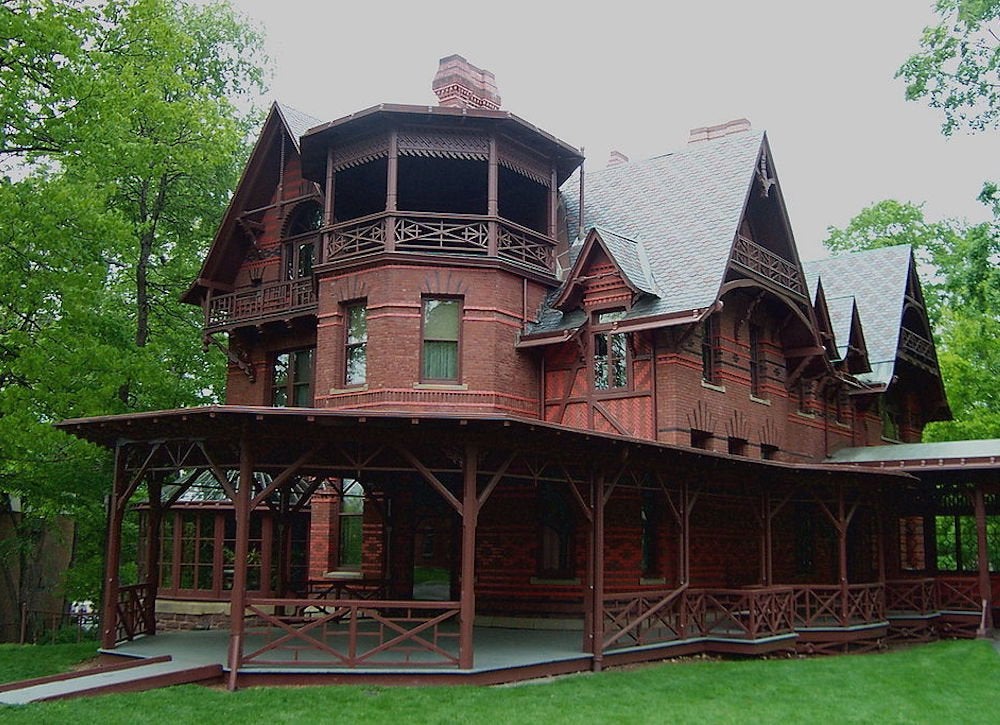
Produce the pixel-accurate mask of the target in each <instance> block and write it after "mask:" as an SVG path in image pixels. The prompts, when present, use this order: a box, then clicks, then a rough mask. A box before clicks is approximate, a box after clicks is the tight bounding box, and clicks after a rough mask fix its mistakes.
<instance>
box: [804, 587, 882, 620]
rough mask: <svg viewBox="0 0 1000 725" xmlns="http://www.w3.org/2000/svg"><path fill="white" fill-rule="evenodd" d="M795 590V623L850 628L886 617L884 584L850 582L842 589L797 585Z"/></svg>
mask: <svg viewBox="0 0 1000 725" xmlns="http://www.w3.org/2000/svg"><path fill="white" fill-rule="evenodd" d="M794 591H795V626H796V627H797V628H798V627H805V628H810V627H849V626H855V625H859V624H874V623H876V622H882V621H884V620H885V587H883V585H881V584H878V583H874V584H851V585H849V586H848V587H847V591H846V594H847V596H846V599H845V598H844V590H843V589H842V588H841V587H840V585H838V584H807V585H797V586H795V587H794Z"/></svg>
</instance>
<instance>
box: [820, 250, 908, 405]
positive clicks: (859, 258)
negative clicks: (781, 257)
mask: <svg viewBox="0 0 1000 725" xmlns="http://www.w3.org/2000/svg"><path fill="white" fill-rule="evenodd" d="M912 263H913V253H912V250H911V249H910V246H909V245H907V244H903V245H899V246H895V247H882V248H880V249H870V250H866V251H862V252H851V253H848V254H840V255H837V256H835V257H829V258H827V259H822V260H817V261H812V262H805V263H804V264H803V267H804V269H805V274H806V284H808V285H809V290H810V293H811V294H813V295H815V290H816V286H817V283H818V281H819V279H820V278H822V280H823V289H824V291H825V292H826V298H827V304H828V305H830V307H831V310H830V316H831V318H832V317H833V314H834V313H833V309H832V307H833V305H831V304H830V303H831V302H832V301H833V300H837V299H840V298H851V297H853V299H854V303H855V304H856V305H857V308H858V314H859V315H860V317H861V322H862V324H863V325H864V328H865V342H866V346H867V348H868V360H869V363H870V364H871V368H872V370H871V372H870V373H862V374H859V375H858V378H859V379H860V380H863V381H864V382H867V383H873V384H881V385H888V384H889V383H890V381H891V380H892V376H893V375H894V373H895V366H896V351H897V349H898V347H899V331H900V328H901V327H902V324H903V306H904V303H905V297H906V284H907V281H908V279H909V275H910V269H911V264H912ZM844 304H846V303H844ZM845 317H846V318H847V319H846V324H847V325H848V327H846V328H840V327H838V323H837V322H834V327H835V336H836V338H837V347H838V348H840V347H841V345H846V344H847V342H848V340H849V339H850V327H849V325H850V318H849V317H847V316H846V315H845ZM842 321H843V318H842ZM840 329H844V333H843V337H842V336H841V333H840Z"/></svg>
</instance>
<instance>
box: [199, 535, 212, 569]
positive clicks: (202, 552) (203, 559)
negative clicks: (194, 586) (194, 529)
mask: <svg viewBox="0 0 1000 725" xmlns="http://www.w3.org/2000/svg"><path fill="white" fill-rule="evenodd" d="M214 557H215V541H214V540H213V539H202V540H201V542H200V543H199V544H198V561H199V563H201V564H211V563H212V559H213V558H214Z"/></svg>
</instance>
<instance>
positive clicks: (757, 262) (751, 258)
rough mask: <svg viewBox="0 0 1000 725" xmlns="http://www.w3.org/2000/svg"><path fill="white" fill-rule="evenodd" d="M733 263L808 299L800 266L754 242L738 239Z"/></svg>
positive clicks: (740, 237)
mask: <svg viewBox="0 0 1000 725" xmlns="http://www.w3.org/2000/svg"><path fill="white" fill-rule="evenodd" d="M732 261H733V262H735V263H736V264H739V265H740V266H741V267H744V268H746V269H748V270H750V271H751V272H754V273H756V274H759V275H760V276H761V277H763V278H764V279H768V280H771V281H772V282H774V283H775V284H777V285H779V286H781V287H784V288H785V289H787V290H789V291H790V292H794V293H795V294H797V295H800V296H802V297H808V296H809V295H808V292H807V291H806V285H805V282H804V281H803V279H802V275H801V274H800V273H799V268H798V266H797V265H796V264H795V263H794V262H791V261H789V260H787V259H784V258H782V257H779V256H778V255H777V254H775V253H774V252H772V251H771V250H769V249H765V248H764V247H762V246H760V245H759V244H757V243H756V242H754V241H751V240H750V239H747V238H746V237H743V236H737V237H736V243H735V244H734V245H733V256H732Z"/></svg>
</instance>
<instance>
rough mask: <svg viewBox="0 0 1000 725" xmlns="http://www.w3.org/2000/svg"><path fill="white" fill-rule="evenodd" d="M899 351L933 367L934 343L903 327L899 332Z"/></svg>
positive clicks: (934, 361) (935, 362) (935, 363)
mask: <svg viewBox="0 0 1000 725" xmlns="http://www.w3.org/2000/svg"><path fill="white" fill-rule="evenodd" d="M899 349H900V350H901V351H902V352H905V353H907V354H909V355H912V356H913V357H915V358H916V359H917V360H919V361H920V362H922V363H924V364H926V365H929V366H931V367H935V366H936V365H937V361H936V360H935V359H934V343H933V342H931V341H930V340H928V339H927V338H926V337H922V336H920V335H918V334H917V333H915V332H913V331H912V330H907V329H906V328H905V327H904V328H903V329H901V330H900V331H899Z"/></svg>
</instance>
